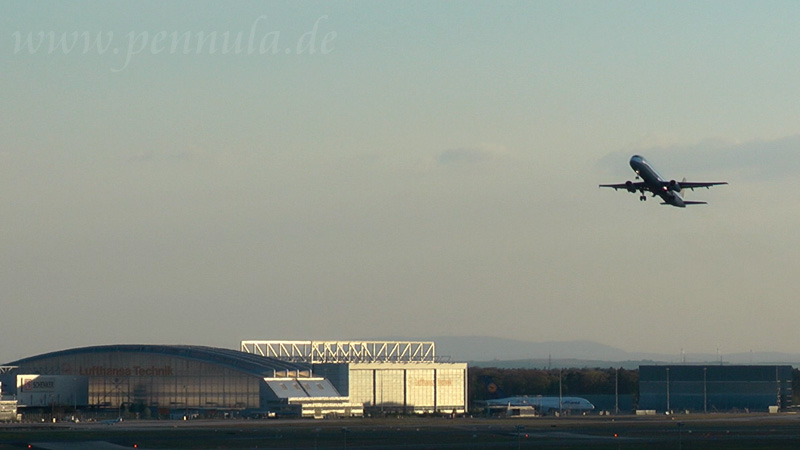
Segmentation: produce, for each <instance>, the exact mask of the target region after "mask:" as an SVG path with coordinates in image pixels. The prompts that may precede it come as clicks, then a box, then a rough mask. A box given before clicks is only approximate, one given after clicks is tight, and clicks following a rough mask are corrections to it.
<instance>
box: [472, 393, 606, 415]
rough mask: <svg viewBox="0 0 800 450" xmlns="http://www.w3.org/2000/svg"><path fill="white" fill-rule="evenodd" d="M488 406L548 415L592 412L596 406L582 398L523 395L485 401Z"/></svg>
mask: <svg viewBox="0 0 800 450" xmlns="http://www.w3.org/2000/svg"><path fill="white" fill-rule="evenodd" d="M485 403H486V406H487V407H490V408H498V407H508V408H512V407H520V406H530V407H532V408H534V409H536V410H537V411H539V413H541V414H546V413H549V412H553V411H581V412H586V411H592V410H594V405H593V404H592V403H591V402H589V400H586V399H585V398H581V397H542V396H536V397H529V396H527V395H523V396H520V397H506V398H496V399H492V400H485Z"/></svg>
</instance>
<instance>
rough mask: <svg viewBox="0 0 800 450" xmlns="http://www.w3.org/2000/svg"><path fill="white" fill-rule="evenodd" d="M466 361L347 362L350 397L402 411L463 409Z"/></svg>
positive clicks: (355, 401) (359, 402)
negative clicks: (417, 362) (426, 362)
mask: <svg viewBox="0 0 800 450" xmlns="http://www.w3.org/2000/svg"><path fill="white" fill-rule="evenodd" d="M466 374H467V365H466V364H461V363H430V364H414V363H411V364H404V363H363V364H357V363H352V364H350V380H349V390H350V401H351V402H352V403H355V404H360V405H363V406H364V407H366V408H370V407H371V408H373V409H381V410H392V411H404V412H418V413H422V412H434V411H440V412H448V413H449V412H453V411H454V410H455V411H456V412H466V398H467V393H466V376H467V375H466Z"/></svg>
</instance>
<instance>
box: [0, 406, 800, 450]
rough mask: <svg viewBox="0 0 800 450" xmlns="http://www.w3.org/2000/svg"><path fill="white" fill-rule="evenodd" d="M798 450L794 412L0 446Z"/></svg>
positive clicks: (430, 421) (307, 429)
mask: <svg viewBox="0 0 800 450" xmlns="http://www.w3.org/2000/svg"><path fill="white" fill-rule="evenodd" d="M28 445H32V447H31V448H50V449H54V450H72V449H92V450H104V449H108V450H111V449H119V448H134V446H136V448H139V449H176V450H177V449H264V448H268V449H333V448H350V449H458V448H475V449H493V448H497V449H500V448H508V449H511V448H557V449H597V450H599V449H681V450H683V449H687V450H688V449H771V450H781V449H797V448H800V418H799V417H797V416H795V415H754V414H751V415H743V416H739V415H694V416H673V417H663V416H659V417H633V416H618V417H614V418H611V417H580V418H531V419H475V418H461V419H443V418H419V417H404V418H381V419H374V418H371V419H336V420H319V421H314V420H270V421H245V420H229V421H188V422H182V421H175V422H172V421H131V422H122V423H119V424H115V425H101V424H97V423H79V424H73V423H58V424H4V425H0V450H5V449H15V448H28Z"/></svg>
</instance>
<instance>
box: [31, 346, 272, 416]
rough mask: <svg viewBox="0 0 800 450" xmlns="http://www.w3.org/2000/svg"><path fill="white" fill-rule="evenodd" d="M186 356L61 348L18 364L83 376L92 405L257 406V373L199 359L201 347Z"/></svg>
mask: <svg viewBox="0 0 800 450" xmlns="http://www.w3.org/2000/svg"><path fill="white" fill-rule="evenodd" d="M187 353H188V352H187ZM191 356H192V357H191V358H189V357H185V356H179V355H169V354H159V353H158V352H157V351H149V352H131V351H125V352H115V351H107V352H103V351H86V352H80V351H67V352H58V353H57V354H54V355H53V356H49V355H43V356H42V357H36V358H31V359H29V360H28V361H26V362H22V363H20V364H19V365H20V366H21V367H20V370H22V371H24V372H26V373H38V374H50V375H79V376H84V377H87V378H88V380H89V393H88V394H89V406H94V407H102V408H121V407H123V406H125V405H143V406H149V407H157V408H164V409H173V410H174V409H181V408H186V409H258V408H260V406H261V397H262V395H261V390H262V388H263V387H265V383H264V381H263V377H262V376H260V374H257V373H255V374H254V373H249V372H246V371H243V370H237V369H236V368H234V367H229V366H227V365H224V364H220V363H219V362H217V361H213V360H209V361H205V360H203V359H202V354H201V353H198V354H193V355H191ZM264 360H265V361H266V359H264ZM262 370H264V368H263V367H262ZM264 371H265V374H268V375H274V373H275V371H274V370H273V371H269V370H264Z"/></svg>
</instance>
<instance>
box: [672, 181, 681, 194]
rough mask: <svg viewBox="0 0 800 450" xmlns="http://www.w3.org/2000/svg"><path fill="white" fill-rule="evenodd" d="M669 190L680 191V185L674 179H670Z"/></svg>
mask: <svg viewBox="0 0 800 450" xmlns="http://www.w3.org/2000/svg"><path fill="white" fill-rule="evenodd" d="M669 190H670V191H675V192H680V191H681V185H680V184H678V182H677V181H675V180H670V182H669Z"/></svg>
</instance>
